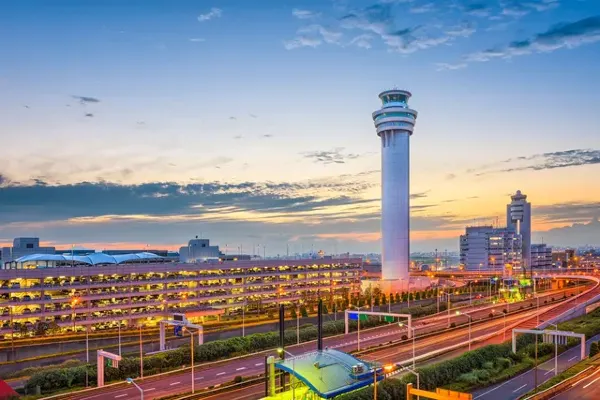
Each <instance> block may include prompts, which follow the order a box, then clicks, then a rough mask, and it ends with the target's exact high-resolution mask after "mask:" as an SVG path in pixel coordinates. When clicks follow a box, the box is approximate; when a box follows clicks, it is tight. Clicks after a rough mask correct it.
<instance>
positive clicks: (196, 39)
mask: <svg viewBox="0 0 600 400" xmlns="http://www.w3.org/2000/svg"><path fill="white" fill-rule="evenodd" d="M188 40H189V41H190V42H194V43H200V42H206V39H204V38H189V39H188Z"/></svg>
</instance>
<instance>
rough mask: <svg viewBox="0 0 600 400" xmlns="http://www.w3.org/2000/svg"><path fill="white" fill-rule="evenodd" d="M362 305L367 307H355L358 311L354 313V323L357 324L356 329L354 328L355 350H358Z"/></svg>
mask: <svg viewBox="0 0 600 400" xmlns="http://www.w3.org/2000/svg"><path fill="white" fill-rule="evenodd" d="M363 307H368V306H366V305H365V306H362V307H356V310H357V311H358V313H357V314H356V316H357V318H356V324H357V329H356V346H357V347H356V350H357V351H360V309H361V308H363Z"/></svg>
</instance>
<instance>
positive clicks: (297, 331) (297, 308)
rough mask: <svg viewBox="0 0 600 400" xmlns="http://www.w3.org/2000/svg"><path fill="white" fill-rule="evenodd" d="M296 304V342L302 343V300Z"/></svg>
mask: <svg viewBox="0 0 600 400" xmlns="http://www.w3.org/2000/svg"><path fill="white" fill-rule="evenodd" d="M301 301H302V300H299V301H298V304H296V344H300V302H301Z"/></svg>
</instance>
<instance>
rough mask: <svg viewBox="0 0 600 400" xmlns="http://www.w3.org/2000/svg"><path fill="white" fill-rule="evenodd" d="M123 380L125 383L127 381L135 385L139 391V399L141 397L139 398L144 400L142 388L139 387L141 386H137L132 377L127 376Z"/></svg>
mask: <svg viewBox="0 0 600 400" xmlns="http://www.w3.org/2000/svg"><path fill="white" fill-rule="evenodd" d="M125 382H127V383H129V384H131V385H133V386H135V387H136V388H137V390H139V391H140V399H141V400H144V391H143V390H142V388H141V387H139V386H138V384H137V383H135V382H134V381H133V379H131V378H127V379H126V380H125Z"/></svg>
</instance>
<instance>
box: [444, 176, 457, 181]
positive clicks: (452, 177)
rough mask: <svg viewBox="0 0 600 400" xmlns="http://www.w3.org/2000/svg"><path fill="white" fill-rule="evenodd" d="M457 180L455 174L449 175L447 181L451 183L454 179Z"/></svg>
mask: <svg viewBox="0 0 600 400" xmlns="http://www.w3.org/2000/svg"><path fill="white" fill-rule="evenodd" d="M455 178H456V175H455V174H448V175H446V180H447V181H451V180H453V179H455Z"/></svg>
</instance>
